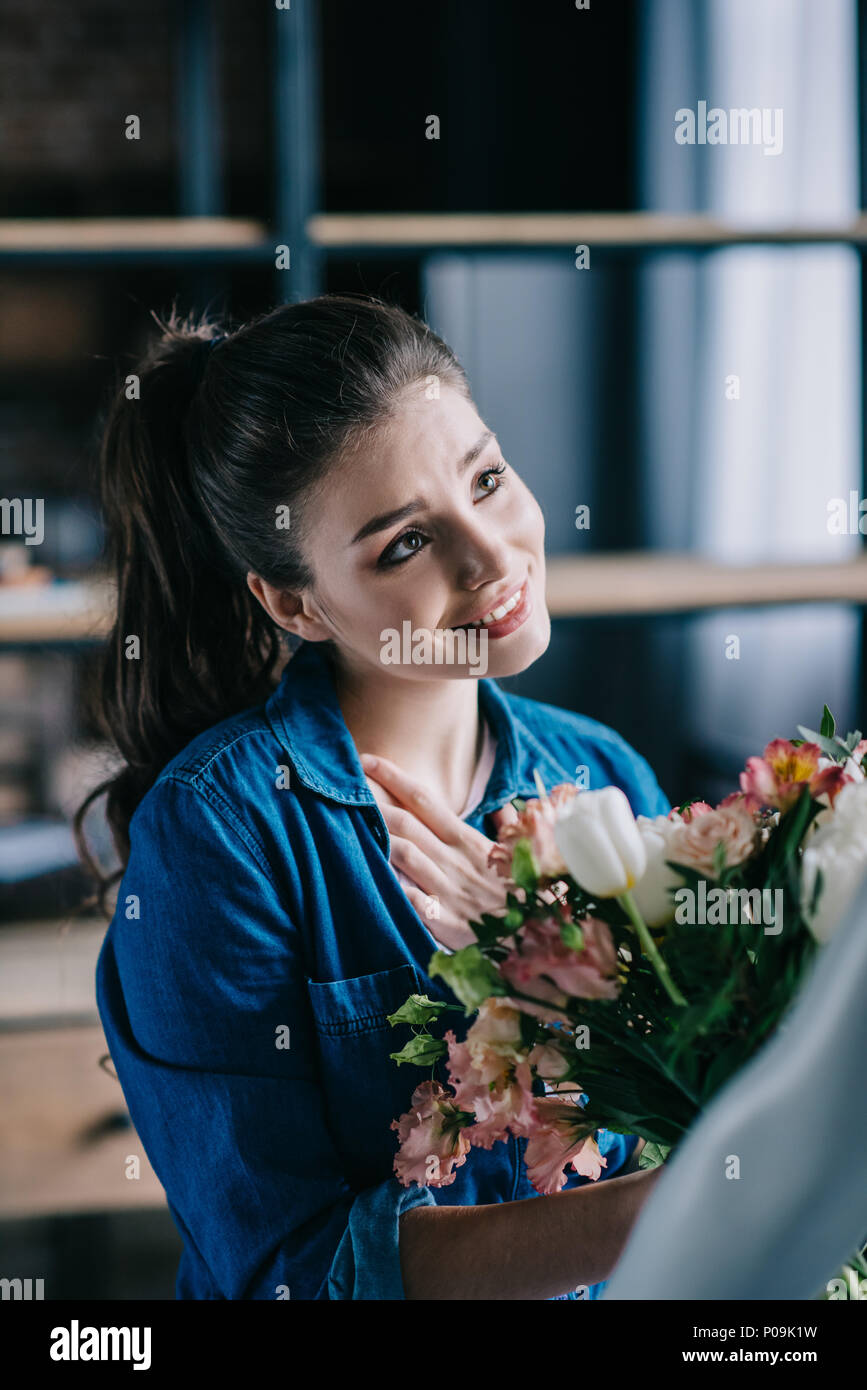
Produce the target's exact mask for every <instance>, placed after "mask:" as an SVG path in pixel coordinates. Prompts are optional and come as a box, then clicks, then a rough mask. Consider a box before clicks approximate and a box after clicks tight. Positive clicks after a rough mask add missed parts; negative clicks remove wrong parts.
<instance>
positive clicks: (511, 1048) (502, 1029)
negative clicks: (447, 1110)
mask: <svg viewBox="0 0 867 1390" xmlns="http://www.w3.org/2000/svg"><path fill="white" fill-rule="evenodd" d="M445 1040H446V1042H447V1043H448V1048H449V1056H448V1069H449V1079H450V1080H451V1083H452V1087H453V1089H454V1093H455V1101H456V1103H457V1104H458V1105H459V1106H460V1107H461V1109H462V1110H469V1111H472V1112H473V1113H474V1115H475V1117H476V1123H475V1124H474V1125H473V1126H472V1128H471V1129H470V1130H469V1131H468V1137H469V1140H470V1143H472V1144H474V1145H478V1146H479V1147H481V1148H484V1149H489V1148H490V1147H491V1145H492V1144H493V1143H494V1141H495V1140H497V1139H505V1138H507V1137H508V1130H511V1132H512V1133H513V1134H526V1133H527V1132H528V1131H529V1128H530V1127H531V1126H532V1125H533V1123H534V1122H535V1110H534V1098H533V1091H532V1087H533V1074H532V1072H531V1070H530V1066H529V1062H528V1059H527V1049H526V1047H525V1046H524V1043H523V1040H522V1038H521V1016H520V1013H519V1012H518V1010H517V1009H514V1008H512V1007H511V1006H510V1005H509V1004H507V1003H505V1002H504V1001H503V999H501V998H494V999H486V1000H485V1002H484V1003H483V1004H482V1006H481V1008H480V1009H479V1012H478V1015H477V1017H476V1019H475V1021H474V1022H473V1023H472V1025H471V1026H470V1028H469V1029H468V1030H467V1036H466V1038H465V1039H464V1041H463V1042H462V1043H459V1042H458V1041H457V1039H456V1037H455V1035H454V1033H453V1032H451V1031H450V1032H448V1033H446V1034H445Z"/></svg>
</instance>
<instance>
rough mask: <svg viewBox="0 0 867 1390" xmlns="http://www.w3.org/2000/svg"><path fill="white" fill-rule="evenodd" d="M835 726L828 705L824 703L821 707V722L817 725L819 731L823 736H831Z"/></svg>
mask: <svg viewBox="0 0 867 1390" xmlns="http://www.w3.org/2000/svg"><path fill="white" fill-rule="evenodd" d="M835 728H836V725H835V723H834V716H833V714H832V713H831V711H830V710H829V708H828V706H827V705H825V706H824V707H823V709H822V723H821V724H820V726H819V733H820V734H821V735H822V737H823V738H833V737H834V729H835Z"/></svg>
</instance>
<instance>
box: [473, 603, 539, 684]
mask: <svg viewBox="0 0 867 1390" xmlns="http://www.w3.org/2000/svg"><path fill="white" fill-rule="evenodd" d="M550 644H551V619H550V618H549V616H548V612H547V609H543V610H542V612H541V613H536V614H534V615H533V622H532V625H531V624H529V623H528V624H527V629H523V628H519V629H518V631H517V632H514V633H512V640H511V641H510V640H509V639H508V638H506V639H501V640H500V641H499V642H496V643H494V642H491V643H489V644H488V669H487V672H486V674H487V675H488V676H491V677H493V678H494V679H495V680H499V679H505V678H506V677H508V676H517V675H520V673H521V671H526V670H527V668H528V667H530V666H532V665H533V662H534V661H538V660H539V657H540V656H544V654H545V652H546V651H547V650H548V647H549V646H550Z"/></svg>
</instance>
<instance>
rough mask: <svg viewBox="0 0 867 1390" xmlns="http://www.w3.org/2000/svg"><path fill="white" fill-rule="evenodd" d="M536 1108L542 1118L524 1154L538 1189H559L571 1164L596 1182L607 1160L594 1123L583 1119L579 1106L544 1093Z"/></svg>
mask: <svg viewBox="0 0 867 1390" xmlns="http://www.w3.org/2000/svg"><path fill="white" fill-rule="evenodd" d="M536 1111H537V1114H538V1117H539V1121H538V1123H537V1125H536V1128H535V1129H534V1130H533V1132H532V1134H531V1135H530V1139H529V1142H528V1143H527V1150H526V1153H525V1155H524V1162H525V1164H526V1165H527V1176H528V1177H529V1179H530V1182H531V1183H532V1184H533V1186H534V1188H535V1189H536V1191H537V1192H539V1193H541V1194H542V1195H544V1196H549V1195H550V1194H551V1193H552V1192H559V1191H560V1190H561V1188H563V1187H564V1186H565V1184H566V1168H567V1167H569V1166H571V1167H572V1168H574V1170H575V1172H576V1173H580V1174H581V1176H582V1177H585V1178H592V1179H593V1181H594V1182H595V1181H596V1179H597V1178H598V1177H599V1176H600V1175H601V1173H602V1169H603V1168H607V1167H608V1160H607V1159H605V1158H603V1156H602V1154H601V1153H600V1152H599V1147H598V1145H597V1143H596V1140H595V1138H594V1129H593V1126H592V1125H590V1124H588V1122H587V1121H586V1120H582V1117H581V1109H580V1107H579V1106H577V1105H573V1104H572V1103H571V1102H570V1101H562V1100H557V1099H555V1098H554V1097H551V1098H550V1099H549V1098H548V1097H546V1096H543V1097H540V1098H539V1099H537V1101H536Z"/></svg>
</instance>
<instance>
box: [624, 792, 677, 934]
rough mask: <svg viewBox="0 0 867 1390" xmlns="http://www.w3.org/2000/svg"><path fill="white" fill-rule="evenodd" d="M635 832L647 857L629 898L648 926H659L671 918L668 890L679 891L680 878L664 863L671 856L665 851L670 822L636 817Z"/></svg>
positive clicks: (670, 900)
mask: <svg viewBox="0 0 867 1390" xmlns="http://www.w3.org/2000/svg"><path fill="white" fill-rule="evenodd" d="M635 823H636V825H637V826H638V833H639V835H640V836H641V839H642V842H643V844H644V850H645V854H646V855H647V868H646V869H645V870H644V873H643V874H642V876H641V878H640V879H639V880H638V883H637V884H636V886H635V888H634V889H633V891H632V897H633V899H634V901H635V904H636V906H637V908H638V911H639V912H640V913H641V915H642V917H643V918H644V920H645V922H646V923H647V925H648V926H649V927H660V926H662V925H663V923H664V922H670V921H671V920H672V919H673V917H674V902H673V901H672V896H671V893H670V892H669V889H670V888H682V887H683V879H682V878H681V876H680V874H676V873H675V872H674V870H673V869H670V868H669V867H668V865H667V864H666V862H665V861H666V859H673V858H674V855H673V854H671V853H670V851H669V848H668V843H669V839H670V836H671V829H672V826H673V825H674V824H675V822H674V821H670V820H669V819H668V816H654V817H651V816H637V817H636V820H635Z"/></svg>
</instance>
